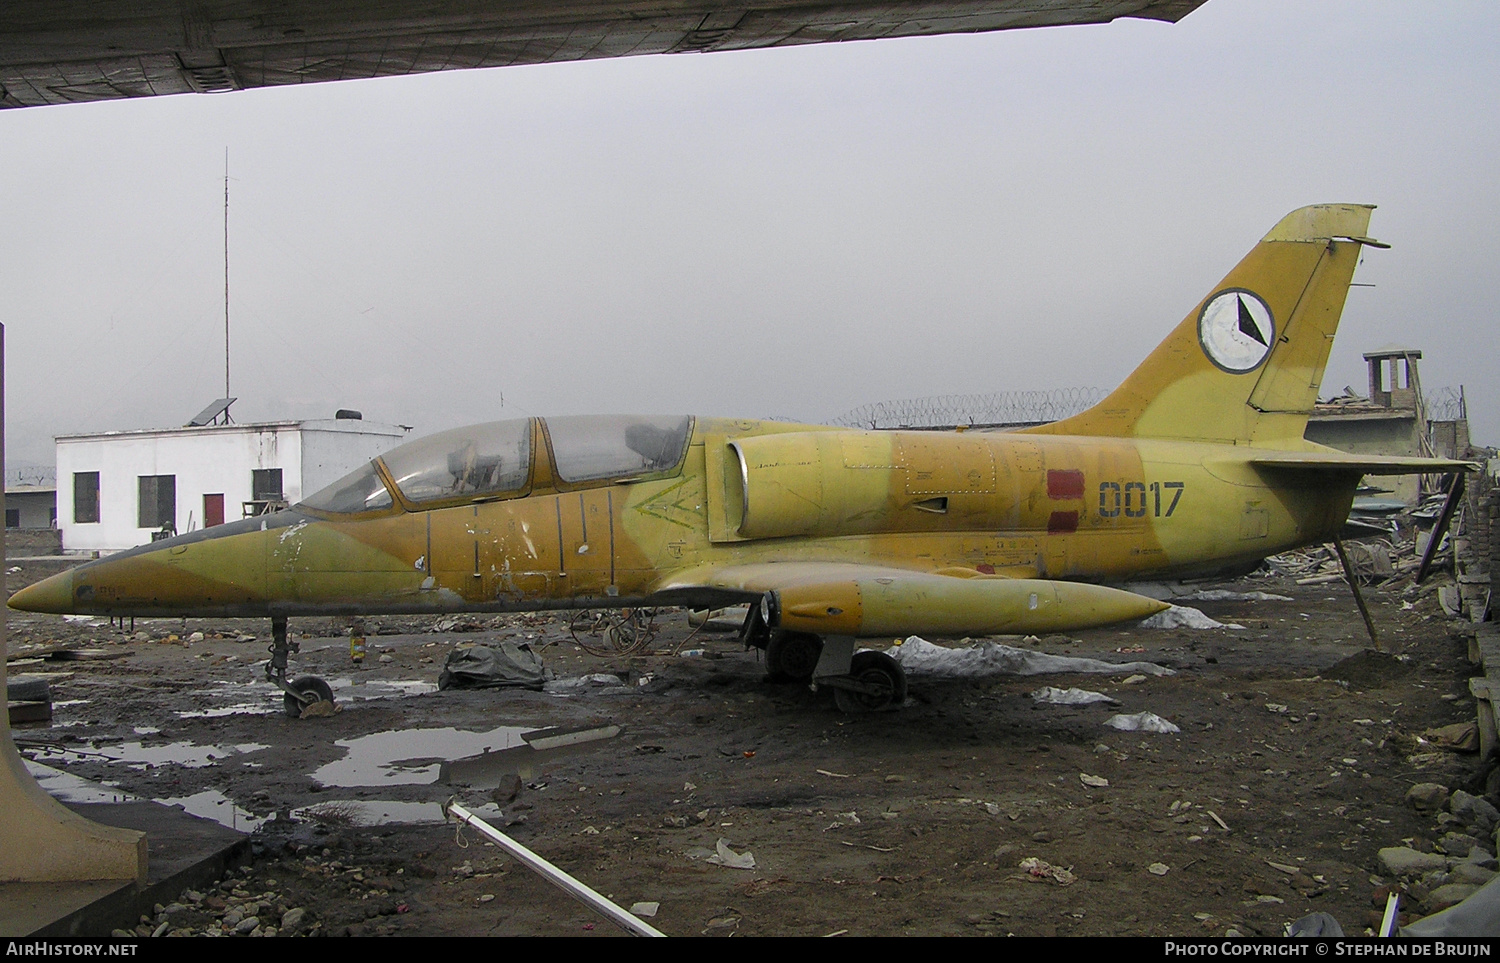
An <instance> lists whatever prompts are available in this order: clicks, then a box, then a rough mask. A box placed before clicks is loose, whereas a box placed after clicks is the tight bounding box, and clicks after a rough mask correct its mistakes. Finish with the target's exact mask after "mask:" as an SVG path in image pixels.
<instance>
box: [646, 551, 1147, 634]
mask: <svg viewBox="0 0 1500 963" xmlns="http://www.w3.org/2000/svg"><path fill="white" fill-rule="evenodd" d="M652 598H653V601H660V602H662V603H663V604H687V605H705V604H707V605H723V604H726V603H738V602H759V603H762V604H763V605H764V607H765V608H764V614H766V615H768V616H769V618H768V621H769V622H770V624H771V625H772V626H779V627H781V628H784V629H789V630H793V631H798V632H811V633H814V634H816V635H852V636H856V637H874V636H896V635H908V634H918V635H920V634H931V635H992V634H1025V633H1038V632H1066V631H1071V630H1074V629H1083V628H1091V627H1093V626H1097V625H1110V624H1112V623H1115V622H1124V621H1129V620H1132V619H1143V618H1145V617H1147V616H1149V615H1154V614H1155V613H1157V612H1160V611H1162V610H1163V609H1165V608H1167V604H1166V603H1165V602H1159V601H1157V600H1156V599H1151V598H1147V597H1145V596H1144V595H1136V594H1134V593H1133V592H1126V591H1122V590H1120V589H1114V588H1107V587H1105V586H1102V585H1087V584H1083V583H1080V582H1058V581H1051V580H1047V579H1013V578H1004V577H1001V576H993V575H981V574H979V573H977V572H976V573H973V574H972V575H968V576H967V577H965V576H960V575H958V574H944V573H941V572H918V571H911V570H909V569H901V568H892V567H888V566H882V565H875V564H870V565H866V564H860V563H853V562H759V563H752V564H746V565H722V566H714V565H708V566H700V567H697V568H692V569H688V570H685V571H682V572H678V573H675V574H673V575H671V576H668V577H667V578H665V579H663V580H662V582H661V583H659V584H658V586H657V587H656V590H655V591H654V592H653V593H652Z"/></svg>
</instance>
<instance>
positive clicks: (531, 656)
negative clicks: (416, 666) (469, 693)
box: [438, 642, 546, 691]
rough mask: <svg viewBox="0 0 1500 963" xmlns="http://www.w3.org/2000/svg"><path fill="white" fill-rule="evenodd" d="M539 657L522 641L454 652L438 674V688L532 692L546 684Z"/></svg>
mask: <svg viewBox="0 0 1500 963" xmlns="http://www.w3.org/2000/svg"><path fill="white" fill-rule="evenodd" d="M545 681H546V679H545V676H544V675H543V670H542V657H541V656H539V655H537V654H536V653H535V652H533V651H531V646H529V645H527V644H526V643H525V642H519V643H518V642H498V643H496V644H494V645H475V646H470V647H469V648H467V649H454V650H453V651H452V652H450V653H449V654H448V661H447V662H445V663H444V664H443V671H442V672H440V673H439V674H438V688H439V689H513V688H514V689H535V690H538V691H540V690H541V688H542V686H543V685H544V684H545Z"/></svg>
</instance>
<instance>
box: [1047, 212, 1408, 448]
mask: <svg viewBox="0 0 1500 963" xmlns="http://www.w3.org/2000/svg"><path fill="white" fill-rule="evenodd" d="M1373 209H1374V208H1373V206H1371V205H1364V204H1319V205H1316V206H1314V207H1304V208H1302V209H1300V210H1296V211H1293V212H1292V213H1290V214H1288V215H1287V216H1286V217H1284V218H1282V219H1281V222H1280V223H1279V224H1277V225H1276V226H1275V227H1274V228H1272V229H1271V233H1269V234H1267V235H1266V236H1265V237H1264V238H1262V239H1261V242H1260V243H1259V244H1257V245H1256V246H1255V248H1254V249H1253V250H1252V251H1251V252H1250V253H1249V254H1247V255H1245V258H1244V260H1242V261H1240V263H1239V264H1238V265H1237V266H1236V267H1235V269H1234V270H1233V271H1230V272H1229V275H1228V276H1227V277H1226V278H1224V280H1223V281H1221V282H1220V283H1219V285H1218V286H1217V287H1215V288H1214V290H1213V292H1212V293H1211V294H1210V295H1209V296H1208V297H1206V298H1204V299H1203V301H1202V302H1201V303H1200V304H1199V305H1198V306H1197V307H1195V308H1194V309H1193V310H1192V311H1191V312H1190V313H1189V314H1188V316H1187V317H1186V318H1184V319H1183V321H1182V323H1181V324H1179V325H1178V326H1177V328H1176V329H1175V330H1174V331H1173V332H1172V333H1171V334H1170V335H1168V336H1167V339H1166V340H1165V341H1163V342H1162V343H1161V344H1160V345H1158V346H1157V348H1156V350H1155V351H1153V352H1151V355H1150V357H1148V358H1147V359H1146V360H1145V362H1144V363H1143V364H1142V365H1141V366H1140V367H1139V368H1137V369H1136V370H1135V371H1134V372H1133V373H1132V374H1131V375H1130V377H1128V378H1126V379H1125V382H1124V384H1122V385H1120V387H1118V388H1116V389H1115V390H1114V392H1113V393H1111V394H1110V395H1109V396H1108V397H1107V398H1105V399H1104V400H1103V401H1101V402H1100V403H1099V404H1097V405H1095V406H1094V407H1092V408H1090V409H1088V410H1087V411H1084V412H1082V413H1080V414H1077V415H1074V416H1073V417H1072V418H1068V419H1066V420H1064V421H1059V422H1057V423H1055V424H1051V425H1043V426H1041V427H1038V428H1032V429H1027V430H1028V431H1031V432H1032V433H1035V434H1056V435H1095V436H1106V437H1138V438H1183V439H1193V440H1196V441H1221V442H1225V443H1228V444H1241V445H1244V444H1251V445H1263V446H1272V447H1274V446H1280V447H1300V446H1301V443H1302V434H1303V431H1304V430H1306V428H1307V416H1308V415H1309V414H1310V413H1311V411H1312V407H1313V405H1314V403H1316V402H1317V400H1318V386H1319V385H1320V384H1321V383H1322V381H1323V369H1324V368H1325V367H1326V366H1327V364H1328V352H1329V350H1330V349H1331V348H1332V347H1333V335H1334V332H1335V331H1337V330H1338V325H1339V315H1340V314H1342V313H1343V310H1344V298H1345V296H1346V295H1347V294H1348V293H1349V282H1350V279H1352V278H1353V276H1354V266H1355V264H1356V262H1357V261H1358V260H1359V250H1360V246H1361V245H1363V244H1373V245H1376V246H1379V247H1387V246H1388V245H1384V244H1380V242H1378V241H1373V240H1371V239H1370V238H1368V237H1366V236H1365V232H1366V231H1367V230H1368V228H1369V223H1370V211H1372V210H1373Z"/></svg>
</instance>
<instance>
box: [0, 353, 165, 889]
mask: <svg viewBox="0 0 1500 963" xmlns="http://www.w3.org/2000/svg"><path fill="white" fill-rule="evenodd" d="M4 372H5V327H4V325H0V476H3V474H4V470H3V469H4V465H5V459H4V451H5V408H4V404H5V373H4ZM3 506H4V496H3V495H0V508H3ZM4 546H5V539H4V536H3V535H0V557H3V555H4ZM5 615H6V609H5V608H3V607H0V685H3V684H4V683H5V681H6V670H5V658H4V656H5V655H6V643H5ZM94 879H122V880H130V879H133V880H135V881H136V882H137V883H144V882H145V881H146V834H145V833H141V832H136V831H135V830H131V829H116V828H115V827H113V826H101V825H99V824H98V823H94V822H90V821H89V820H87V819H84V818H83V817H82V816H79V815H78V814H76V813H74V812H73V811H72V810H70V809H68V808H67V807H66V806H64V805H62V803H59V802H58V801H57V800H55V799H53V798H52V797H51V796H49V795H47V794H46V793H45V792H43V791H42V787H41V786H38V785H37V784H36V780H35V779H32V778H31V773H29V772H27V771H26V763H25V762H24V761H23V760H22V759H21V754H20V753H19V752H17V751H16V744H15V742H14V741H12V739H11V737H10V713H9V712H7V713H6V714H5V719H4V722H3V723H0V882H28V883H40V882H70V881H79V880H94Z"/></svg>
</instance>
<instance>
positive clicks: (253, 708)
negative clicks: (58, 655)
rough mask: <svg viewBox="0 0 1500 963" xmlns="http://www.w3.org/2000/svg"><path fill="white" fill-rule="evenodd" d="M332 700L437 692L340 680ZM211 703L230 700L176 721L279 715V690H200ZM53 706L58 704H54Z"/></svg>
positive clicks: (241, 686) (408, 682) (226, 685)
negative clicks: (227, 703) (228, 702)
mask: <svg viewBox="0 0 1500 963" xmlns="http://www.w3.org/2000/svg"><path fill="white" fill-rule="evenodd" d="M329 685H330V686H331V687H332V689H333V696H334V698H335V699H337V700H339V701H342V702H370V701H374V700H377V699H402V698H407V697H409V696H419V695H425V694H427V693H429V692H436V691H437V683H435V682H424V681H423V680H421V679H371V680H370V681H368V682H366V681H365V680H363V679H354V678H348V677H345V678H339V679H334V680H332V681H331V682H329ZM199 694H200V695H205V696H208V697H209V698H210V699H214V700H216V701H217V700H220V699H232V700H234V701H233V702H231V703H230V704H229V705H224V706H214V707H213V708H210V709H188V710H184V711H181V712H178V713H176V715H177V718H179V719H217V718H220V717H221V716H234V715H247V716H272V715H279V714H280V713H281V712H282V708H281V703H282V697H281V690H280V689H278V688H276V687H275V686H273V685H271V684H270V683H268V682H265V681H264V680H255V681H251V682H224V681H220V682H216V683H214V688H213V689H207V690H201V691H200V692H199ZM53 705H54V706H56V705H57V703H53Z"/></svg>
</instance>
